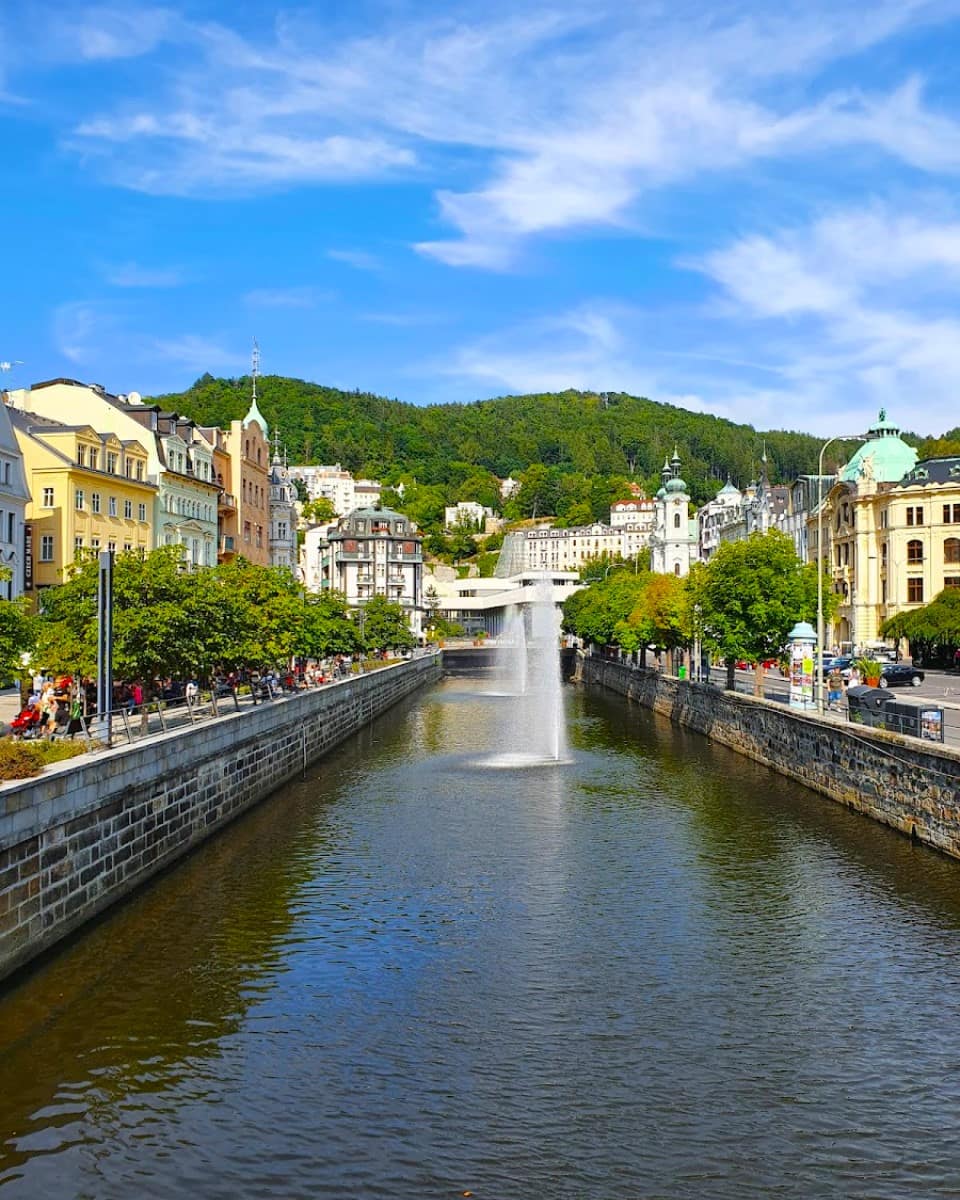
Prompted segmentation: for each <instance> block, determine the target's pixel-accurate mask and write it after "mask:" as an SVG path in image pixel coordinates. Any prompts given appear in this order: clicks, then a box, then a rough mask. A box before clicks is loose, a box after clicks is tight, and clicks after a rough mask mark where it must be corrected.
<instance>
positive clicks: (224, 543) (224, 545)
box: [220, 536, 236, 554]
mask: <svg viewBox="0 0 960 1200" xmlns="http://www.w3.org/2000/svg"><path fill="white" fill-rule="evenodd" d="M235 552H236V538H233V537H226V536H224V537H222V538H221V539H220V553H221V554H234V553H235Z"/></svg>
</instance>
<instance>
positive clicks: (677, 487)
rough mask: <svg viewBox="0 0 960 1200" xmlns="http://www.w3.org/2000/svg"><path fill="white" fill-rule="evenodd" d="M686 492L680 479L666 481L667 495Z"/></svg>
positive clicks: (685, 487) (685, 486)
mask: <svg viewBox="0 0 960 1200" xmlns="http://www.w3.org/2000/svg"><path fill="white" fill-rule="evenodd" d="M686 490H687V485H686V484H685V483H684V482H683V480H682V479H679V478H677V479H668V480H667V492H668V493H674V494H675V493H677V492H685V491H686Z"/></svg>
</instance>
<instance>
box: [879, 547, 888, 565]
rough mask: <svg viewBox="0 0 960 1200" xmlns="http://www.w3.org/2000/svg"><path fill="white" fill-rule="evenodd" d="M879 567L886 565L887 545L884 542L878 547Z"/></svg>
mask: <svg viewBox="0 0 960 1200" xmlns="http://www.w3.org/2000/svg"><path fill="white" fill-rule="evenodd" d="M880 565H881V566H882V567H885V566H886V565H887V543H886V542H884V543H883V545H882V546H881V547H880Z"/></svg>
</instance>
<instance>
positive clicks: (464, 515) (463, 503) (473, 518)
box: [443, 500, 493, 530]
mask: <svg viewBox="0 0 960 1200" xmlns="http://www.w3.org/2000/svg"><path fill="white" fill-rule="evenodd" d="M492 516H493V509H492V508H485V507H484V506H483V505H482V504H478V503H477V502H476V501H475V500H458V501H457V503H456V504H453V505H448V506H447V507H446V508H445V509H444V510H443V524H444V526H445V527H446V528H447V529H448V530H449V529H455V528H456V527H457V526H458V525H468V526H470V528H471V529H477V530H483V529H484V528H485V527H486V522H487V518H488V517H492Z"/></svg>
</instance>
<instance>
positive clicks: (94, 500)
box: [90, 492, 100, 513]
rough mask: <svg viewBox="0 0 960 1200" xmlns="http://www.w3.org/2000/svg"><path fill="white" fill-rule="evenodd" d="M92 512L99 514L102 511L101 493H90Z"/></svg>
mask: <svg viewBox="0 0 960 1200" xmlns="http://www.w3.org/2000/svg"><path fill="white" fill-rule="evenodd" d="M90 511H91V512H95V513H98V512H99V511H100V493H99V492H91V493H90Z"/></svg>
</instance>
